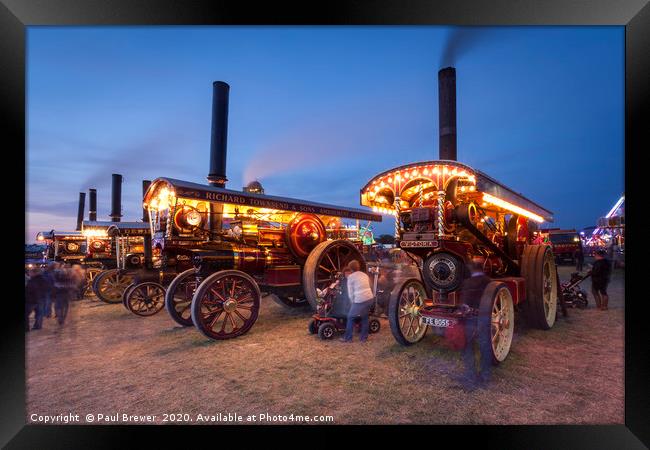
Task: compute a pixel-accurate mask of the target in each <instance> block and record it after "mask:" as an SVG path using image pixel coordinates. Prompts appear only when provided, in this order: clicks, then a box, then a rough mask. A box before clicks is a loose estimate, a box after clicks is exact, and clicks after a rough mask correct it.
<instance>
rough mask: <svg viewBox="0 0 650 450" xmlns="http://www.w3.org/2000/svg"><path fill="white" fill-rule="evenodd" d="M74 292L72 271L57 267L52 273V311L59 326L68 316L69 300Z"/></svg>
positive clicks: (74, 285)
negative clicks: (53, 294)
mask: <svg viewBox="0 0 650 450" xmlns="http://www.w3.org/2000/svg"><path fill="white" fill-rule="evenodd" d="M75 290H76V284H75V280H74V276H73V274H72V269H70V268H68V267H66V266H63V265H62V266H59V268H58V269H56V270H55V272H54V293H55V297H54V298H55V300H54V311H55V312H56V319H57V321H58V322H59V325H63V323H64V322H65V318H66V316H67V314H68V308H69V306H70V299H71V298H72V297H73V295H74V292H75Z"/></svg>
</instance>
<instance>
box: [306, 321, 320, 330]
mask: <svg viewBox="0 0 650 450" xmlns="http://www.w3.org/2000/svg"><path fill="white" fill-rule="evenodd" d="M307 329H308V330H309V334H316V333H318V322H316V320H315V319H311V320H310V321H309V325H308V326H307Z"/></svg>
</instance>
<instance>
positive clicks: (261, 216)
mask: <svg viewBox="0 0 650 450" xmlns="http://www.w3.org/2000/svg"><path fill="white" fill-rule="evenodd" d="M144 205H145V207H147V208H148V210H149V217H150V225H151V233H152V239H151V246H152V262H153V266H154V267H157V268H160V269H164V270H167V271H169V270H171V269H174V270H175V271H176V273H177V274H178V275H177V276H176V278H174V280H173V281H172V282H171V283H170V285H169V286H168V288H167V292H166V295H165V306H166V308H167V311H168V312H169V314H170V316H171V317H172V319H173V320H174V321H176V322H177V323H179V324H180V325H183V326H189V325H192V324H193V325H195V326H196V327H197V328H198V329H199V330H200V331H201V332H202V333H203V334H204V335H205V336H207V337H209V338H211V339H228V338H233V337H236V336H240V335H242V334H244V333H246V332H247V331H248V330H249V329H250V328H251V327H252V326H253V324H254V323H255V321H256V320H257V315H258V311H259V307H260V299H261V291H260V288H262V289H263V290H264V291H265V292H268V293H271V294H274V295H277V296H278V297H279V298H280V299H282V301H283V302H284V303H285V304H286V305H288V306H299V305H301V304H304V302H305V300H306V302H308V303H309V304H310V305H311V306H312V308H314V309H315V308H316V305H317V291H316V289H317V288H320V289H323V288H325V287H326V286H328V285H329V284H330V283H331V282H332V281H333V280H334V279H335V278H336V276H337V275H339V274H340V273H341V271H342V269H343V267H344V266H345V265H346V264H347V263H348V262H349V261H350V260H352V259H357V260H359V261H360V262H361V263H362V265H363V266H364V269H365V262H364V258H363V256H362V253H361V246H362V244H361V241H360V239H357V240H351V239H336V237H338V236H342V235H347V228H346V226H345V225H344V224H343V223H342V220H341V219H342V218H348V219H356V220H366V221H367V220H370V221H381V216H380V215H377V214H369V213H368V212H365V211H361V210H357V209H353V208H344V207H338V206H331V205H325V204H321V203H312V202H306V201H302V200H296V199H291V198H283V197H275V196H269V195H264V194H257V193H253V192H239V191H233V190H229V189H225V188H221V187H217V186H206V185H201V184H197V183H190V182H185V181H180V180H173V179H169V178H158V179H156V180H154V181H153V183H152V184H151V186H150V188H149V190H148V191H147V193H146V195H145V198H144ZM303 299H304V300H303Z"/></svg>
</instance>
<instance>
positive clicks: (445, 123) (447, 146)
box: [438, 67, 456, 161]
mask: <svg viewBox="0 0 650 450" xmlns="http://www.w3.org/2000/svg"><path fill="white" fill-rule="evenodd" d="M438 119H439V122H438V130H439V133H440V144H439V151H440V157H439V159H447V160H451V161H456V69H454V68H453V67H446V68H444V69H441V70H440V71H439V72H438Z"/></svg>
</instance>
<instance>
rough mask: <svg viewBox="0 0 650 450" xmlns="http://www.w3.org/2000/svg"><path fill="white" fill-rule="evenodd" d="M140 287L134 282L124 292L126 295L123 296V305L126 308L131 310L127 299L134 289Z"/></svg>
mask: <svg viewBox="0 0 650 450" xmlns="http://www.w3.org/2000/svg"><path fill="white" fill-rule="evenodd" d="M137 285H138V283H137V282H135V281H134V282H133V283H131V284H129V285H128V286H127V287H126V289H125V290H124V293H123V294H122V305H123V306H124V307H125V308H126V309H129V305H128V304H127V302H126V299H127V298H128V297H129V293H130V292H131V291H132V290H133V288H134V287H136V286H137Z"/></svg>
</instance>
